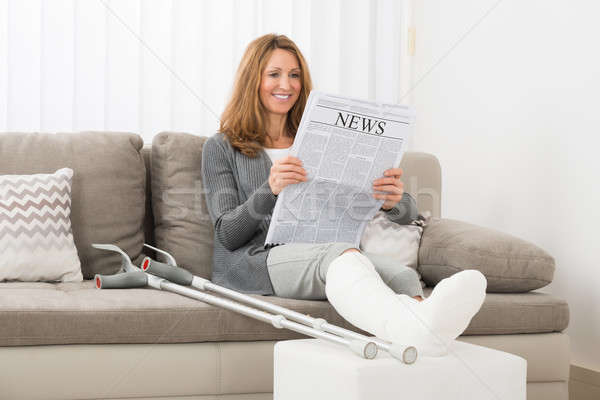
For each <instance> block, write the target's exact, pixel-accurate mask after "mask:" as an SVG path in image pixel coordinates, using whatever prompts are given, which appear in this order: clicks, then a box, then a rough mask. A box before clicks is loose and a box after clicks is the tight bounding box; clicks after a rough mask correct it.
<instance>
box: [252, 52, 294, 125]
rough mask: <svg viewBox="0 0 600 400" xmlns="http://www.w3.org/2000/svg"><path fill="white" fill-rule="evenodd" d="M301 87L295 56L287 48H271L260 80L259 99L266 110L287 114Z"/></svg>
mask: <svg viewBox="0 0 600 400" xmlns="http://www.w3.org/2000/svg"><path fill="white" fill-rule="evenodd" d="M301 89H302V73H301V71H300V67H299V66H298V60H297V59H296V56H295V55H294V54H293V53H290V52H289V51H287V50H283V49H275V50H273V52H272V53H271V57H270V58H269V61H267V66H266V67H265V70H264V71H263V73H262V77H261V80H260V101H261V102H262V104H263V106H265V108H266V109H267V112H268V113H270V114H278V115H281V114H283V115H285V114H287V113H288V111H290V109H291V108H292V107H293V106H294V104H296V101H297V100H298V96H299V95H300V90H301Z"/></svg>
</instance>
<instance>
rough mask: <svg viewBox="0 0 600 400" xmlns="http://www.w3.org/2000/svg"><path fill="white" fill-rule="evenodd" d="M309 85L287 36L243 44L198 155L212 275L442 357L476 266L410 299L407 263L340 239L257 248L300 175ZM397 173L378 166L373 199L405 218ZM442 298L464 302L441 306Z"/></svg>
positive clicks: (475, 296)
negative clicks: (315, 302) (300, 133)
mask: <svg viewBox="0 0 600 400" xmlns="http://www.w3.org/2000/svg"><path fill="white" fill-rule="evenodd" d="M311 87H312V84H311V79H310V74H309V71H308V66H307V65H306V62H305V60H304V57H303V56H302V54H301V52H300V50H299V49H298V47H297V46H296V45H295V44H294V42H292V41H291V40H290V39H288V38H287V37H285V36H283V35H279V36H278V35H273V34H271V35H265V36H262V37H259V38H258V39H256V40H254V41H253V42H252V43H250V45H249V46H248V48H247V49H246V52H245V54H244V56H243V58H242V61H241V63H240V66H239V68H238V71H237V76H236V80H235V83H234V88H233V93H232V96H231V99H230V101H229V103H228V105H227V107H226V108H225V111H224V112H223V115H222V118H221V126H220V133H217V134H216V135H214V136H213V137H211V138H210V139H209V140H208V141H207V142H206V143H205V145H204V148H203V153H202V173H203V183H204V186H205V193H206V199H207V204H208V210H209V214H210V216H211V219H212V221H213V224H214V235H215V241H214V254H213V255H214V258H213V277H212V280H213V281H214V282H215V283H217V284H219V285H223V286H226V287H229V288H231V289H234V290H239V291H243V292H246V293H256V294H268V295H270V294H275V295H277V296H280V297H291V298H300V299H325V298H327V299H329V301H330V302H331V303H332V305H333V306H334V307H335V308H336V309H337V311H338V312H339V313H340V314H341V315H342V316H344V317H345V318H346V319H347V320H349V321H350V322H352V323H353V324H354V325H356V326H358V327H359V328H361V329H364V330H366V331H369V332H371V333H373V334H375V335H376V336H378V337H380V338H382V339H384V340H388V341H391V342H398V343H411V344H413V345H418V346H419V348H420V350H421V354H426V355H427V354H430V355H441V354H445V352H446V346H447V343H448V341H450V340H452V339H454V338H456V336H458V335H459V334H460V333H462V331H463V330H464V329H465V328H466V326H467V325H468V323H469V321H470V319H471V317H472V316H473V315H474V314H475V312H477V310H478V309H479V307H480V306H481V303H482V302H483V296H485V278H483V276H482V275H481V273H479V272H477V271H465V272H467V274H464V273H461V274H456V275H455V276H453V277H451V278H448V279H446V280H444V281H443V282H440V284H438V286H436V288H435V290H434V291H433V292H432V295H431V296H430V297H428V298H427V300H424V301H422V302H420V301H421V300H423V298H422V296H423V291H422V288H421V285H420V282H419V279H418V276H417V274H416V272H415V271H414V270H412V269H410V268H408V267H406V266H403V265H394V264H393V263H391V262H390V261H389V260H386V259H385V258H383V257H376V256H375V255H372V254H363V253H361V251H360V250H359V249H356V248H354V246H353V245H352V244H350V243H325V244H286V245H280V246H276V247H274V248H272V249H266V248H265V247H264V242H265V237H266V234H267V231H268V228H269V221H270V217H271V213H272V211H273V207H274V206H275V202H276V199H277V195H278V194H279V193H280V192H281V190H283V188H284V187H286V186H287V185H293V184H296V183H298V182H304V181H306V179H307V178H306V171H305V170H304V168H302V161H301V160H299V159H298V158H295V157H292V156H289V155H287V150H288V149H289V147H290V146H291V145H292V143H293V141H294V136H295V133H296V130H297V128H298V125H299V123H300V119H301V117H302V113H303V111H304V106H305V104H306V100H307V99H308V95H309V93H310V90H311ZM401 175H402V170H400V169H399V168H392V169H389V170H387V171H386V172H385V176H384V177H381V178H379V179H377V180H375V181H374V182H373V190H374V193H373V196H374V197H375V198H378V199H383V200H384V203H383V206H382V210H384V211H385V212H386V214H387V216H388V217H389V218H390V219H391V220H392V221H394V222H397V223H400V224H406V223H409V222H410V221H412V220H413V219H414V218H416V216H417V209H416V205H415V201H414V200H413V199H412V197H411V196H410V195H409V194H408V193H404V191H403V184H402V182H401V181H400V176H401ZM382 278H383V279H382ZM482 278H483V279H482ZM384 281H385V282H384ZM444 282H445V283H444ZM326 283H327V284H326ZM386 283H387V284H386ZM442 283H443V284H442ZM464 292H468V293H469V295H464ZM469 296H470V297H469ZM450 297H454V298H455V300H456V301H458V302H459V304H463V303H465V304H468V306H463V307H460V309H457V308H456V307H449V304H450V305H451V304H452V303H449V302H448V299H449V298H450ZM466 300H468V301H466ZM407 326H411V329H407V328H406V327H407ZM424 352H425V353H424Z"/></svg>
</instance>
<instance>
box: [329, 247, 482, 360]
mask: <svg viewBox="0 0 600 400" xmlns="http://www.w3.org/2000/svg"><path fill="white" fill-rule="evenodd" d="M326 282H327V285H326V293H327V298H328V299H329V301H330V302H331V304H332V305H333V306H334V307H335V309H336V310H337V311H338V312H339V313H340V314H341V315H342V316H343V317H344V318H345V319H347V320H348V321H349V322H351V323H352V324H354V325H356V326H357V327H359V328H361V329H364V330H366V331H367V332H370V333H372V334H374V335H375V336H377V337H379V338H381V339H384V340H387V341H390V342H392V343H402V344H406V345H413V346H416V347H417V349H418V351H419V354H421V355H425V356H441V355H445V354H447V347H448V345H449V343H450V342H451V341H452V340H454V339H455V338H456V337H457V336H458V335H460V334H461V333H462V332H463V331H464V329H465V328H466V327H467V325H468V324H469V322H470V320H471V318H472V317H473V316H474V315H475V313H476V312H477V311H478V310H479V308H480V307H481V304H482V303H483V299H484V298H485V288H486V280H485V277H484V276H483V274H481V273H480V272H479V271H475V270H468V271H463V272H460V273H458V274H455V275H453V276H452V277H450V278H447V279H445V280H443V281H441V282H440V283H438V285H437V286H436V288H434V291H433V292H432V294H431V296H429V297H428V298H427V299H425V300H424V301H422V302H419V301H417V300H415V299H413V298H411V297H410V296H407V295H404V294H396V293H394V292H393V291H392V289H390V288H389V287H388V286H387V285H386V284H385V283H384V281H383V280H382V279H381V277H380V276H379V274H378V273H377V272H376V271H375V267H374V266H373V264H372V263H371V262H370V260H369V259H368V258H367V257H366V256H364V255H363V254H361V253H360V252H357V251H349V252H345V253H344V254H342V255H340V256H339V257H337V258H336V259H334V260H333V261H332V262H331V264H330V265H329V268H328V272H327V278H326Z"/></svg>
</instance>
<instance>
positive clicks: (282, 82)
mask: <svg viewBox="0 0 600 400" xmlns="http://www.w3.org/2000/svg"><path fill="white" fill-rule="evenodd" d="M279 87H280V88H281V89H289V88H290V80H289V78H288V77H287V76H282V77H281V79H279Z"/></svg>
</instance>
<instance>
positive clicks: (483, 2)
mask: <svg viewBox="0 0 600 400" xmlns="http://www.w3.org/2000/svg"><path fill="white" fill-rule="evenodd" d="M413 8H414V9H413V12H414V14H413V18H414V24H415V26H416V32H417V34H416V36H417V45H416V54H415V57H414V64H413V76H412V83H413V85H414V88H413V89H412V91H407V92H410V94H409V95H407V93H405V94H404V95H405V96H406V98H407V99H410V98H412V102H413V104H414V105H415V106H416V110H417V134H416V137H415V140H414V148H415V149H416V150H421V151H427V152H431V153H433V154H435V155H436V156H437V157H438V158H439V159H440V162H441V164H442V171H443V193H442V215H443V216H444V217H446V218H456V219H461V220H464V221H468V222H471V223H476V224H480V225H483V226H486V227H490V228H494V229H498V230H501V231H504V232H507V233H510V234H513V235H516V236H519V237H521V238H524V239H526V240H528V241H531V242H533V243H535V244H537V245H538V246H541V247H542V248H544V249H545V250H547V251H548V252H549V253H550V254H552V255H553V256H554V257H555V258H556V263H557V270H556V273H555V275H554V282H553V283H552V284H551V285H549V286H548V287H546V288H545V289H542V291H544V292H549V293H552V294H553V295H556V296H558V297H561V298H563V299H566V300H567V301H568V303H569V307H570V311H571V319H570V324H569V328H568V329H567V333H568V334H569V335H570V337H571V341H572V342H571V349H572V363H573V364H576V365H579V366H582V367H584V368H589V369H594V370H597V371H600V264H599V260H598V245H599V241H598V234H597V232H598V230H599V229H600V217H599V215H600V212H599V211H598V207H599V206H600V201H599V200H600V184H599V183H598V181H599V179H598V178H599V175H600V161H599V160H600V139H599V136H600V101H599V99H600V51H598V46H599V40H598V39H599V38H600V23H599V22H598V16H599V15H600V3H599V2H596V1H591V0H590V1H584V0H579V1H570V2H566V1H559V0H527V1H520V0H503V1H502V0H501V1H499V2H498V1H497V0H494V1H492V0H454V1H444V0H416V1H414V2H413Z"/></svg>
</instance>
